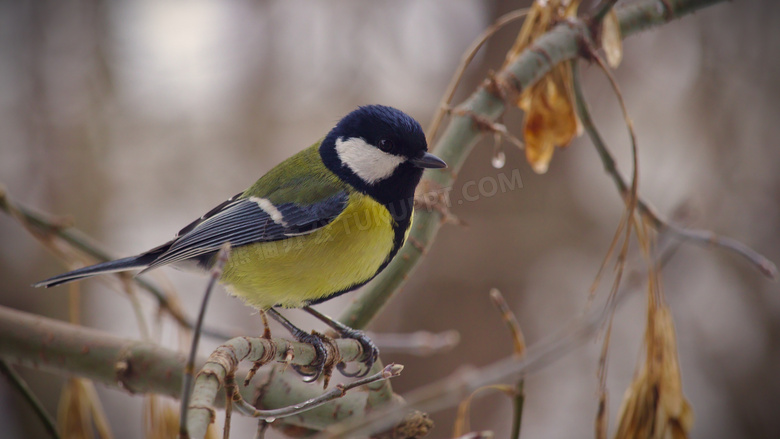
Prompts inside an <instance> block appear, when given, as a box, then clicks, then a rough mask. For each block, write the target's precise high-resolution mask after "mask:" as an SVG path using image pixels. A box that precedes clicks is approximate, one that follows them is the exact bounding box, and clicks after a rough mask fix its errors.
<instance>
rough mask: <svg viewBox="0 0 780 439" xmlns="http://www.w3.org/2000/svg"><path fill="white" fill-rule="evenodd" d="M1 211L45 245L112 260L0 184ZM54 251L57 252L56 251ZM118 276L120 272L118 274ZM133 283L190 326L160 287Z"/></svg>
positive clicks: (136, 279)
mask: <svg viewBox="0 0 780 439" xmlns="http://www.w3.org/2000/svg"><path fill="white" fill-rule="evenodd" d="M0 210H2V211H4V212H5V213H7V214H8V215H9V216H11V217H12V218H14V219H15V220H17V221H18V222H19V224H21V225H22V227H24V228H25V229H26V230H27V231H28V232H30V234H31V235H33V237H35V238H36V239H37V240H38V241H39V242H41V243H42V244H43V245H44V246H45V247H47V248H50V249H51V247H50V246H49V245H48V242H49V241H50V240H51V238H52V237H57V238H59V239H61V240H62V241H63V242H65V243H67V244H69V245H70V246H71V247H72V248H74V249H76V250H78V251H80V252H81V253H84V254H86V255H88V256H90V257H91V258H93V259H94V260H96V261H98V262H106V261H110V260H112V259H114V258H113V257H111V255H109V254H108V253H107V252H105V251H103V250H101V249H100V248H99V247H98V246H97V245H96V244H95V243H94V242H93V241H92V239H90V238H89V237H88V236H86V235H85V234H84V233H83V232H81V231H79V230H78V229H76V228H74V227H71V226H70V225H69V224H67V223H65V222H63V221H57V219H53V218H52V217H50V216H48V215H43V214H40V213H37V212H34V211H32V210H30V209H27V208H26V207H24V206H19V205H17V204H14V203H12V202H11V200H10V199H9V198H8V195H7V194H6V192H5V191H4V190H3V188H2V187H0ZM57 254H58V255H60V253H59V252H57ZM120 276H122V275H121V274H120ZM133 282H135V283H137V284H138V285H139V286H140V287H141V288H143V289H144V290H146V291H147V292H149V293H150V294H151V295H152V296H154V298H155V299H156V300H157V303H158V306H159V307H160V309H162V310H163V311H165V312H166V313H167V314H169V315H170V316H171V317H173V319H174V320H176V322H178V323H179V324H180V325H181V326H184V327H186V328H188V329H192V328H193V326H194V325H193V324H192V322H191V321H190V320H189V319H188V318H187V317H186V316H185V315H184V313H183V312H182V311H181V310H180V309H179V308H177V307H176V306H175V305H174V304H173V303H172V302H171V300H170V299H169V298H168V296H167V294H165V293H164V292H163V291H162V290H160V289H159V288H157V287H156V286H154V285H153V284H151V283H149V282H148V281H146V280H145V279H143V278H140V277H134V278H133ZM203 333H204V334H206V335H209V336H210V337H215V338H219V339H223V340H227V339H230V338H232V337H234V335H231V334H226V333H224V332H221V331H217V330H214V329H211V328H207V329H204V330H203Z"/></svg>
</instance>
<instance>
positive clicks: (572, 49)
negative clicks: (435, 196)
mask: <svg viewBox="0 0 780 439" xmlns="http://www.w3.org/2000/svg"><path fill="white" fill-rule="evenodd" d="M722 1H723V0H639V1H637V2H634V3H630V4H627V5H621V6H619V7H616V8H615V12H616V14H617V16H618V20H619V22H620V30H621V34H622V35H623V37H624V38H625V37H627V36H629V35H633V34H635V33H637V32H639V31H641V30H644V29H647V28H649V27H651V26H655V25H659V24H663V23H666V22H669V21H671V20H673V19H676V18H679V17H681V16H683V15H686V14H689V13H692V12H694V11H696V10H698V9H701V8H704V7H706V6H709V5H712V4H715V3H719V2H722ZM586 38H592V35H590V31H589V29H588V26H587V25H586V24H585V23H584V22H583V21H581V20H572V21H568V22H565V23H561V24H559V25H557V26H556V27H554V28H553V29H552V30H550V31H549V32H548V33H546V34H544V35H542V36H541V37H539V39H537V40H536V41H535V42H534V43H533V44H532V45H531V46H530V47H529V48H528V49H527V50H526V51H525V52H523V53H522V54H521V55H520V56H518V57H517V58H516V59H515V60H514V61H513V62H512V63H510V64H508V65H507V66H506V67H505V68H504V69H502V70H501V71H499V72H498V73H496V74H495V75H494V76H493V77H492V78H490V79H488V80H486V81H485V82H484V83H483V84H482V85H481V86H480V87H479V88H478V89H477V91H475V92H474V93H473V94H472V95H471V96H470V97H469V98H468V99H467V100H466V101H465V102H463V103H462V104H460V105H459V106H458V107H457V108H456V109H455V110H454V111H453V112H452V113H453V118H452V120H451V121H450V123H449V125H448V126H447V129H446V131H445V132H444V133H443V134H442V136H441V138H440V139H439V141H438V142H437V143H436V146H435V147H434V148H433V152H434V154H436V155H438V156H439V157H441V158H442V159H443V160H444V161H445V162H447V164H448V166H449V167H448V168H447V169H444V170H437V172H432V173H426V174H425V179H424V180H423V182H422V184H421V185H420V188H419V191H420V192H422V193H425V192H429V191H434V192H436V191H440V190H442V189H443V188H447V187H450V186H452V184H453V183H454V181H455V178H456V177H457V174H458V171H460V169H461V167H462V166H463V163H464V162H465V160H466V157H468V155H469V154H470V153H471V150H472V149H473V148H474V145H476V143H477V142H478V141H479V140H480V139H481V138H482V135H483V132H482V130H480V129H479V127H478V126H477V125H476V124H475V123H474V119H473V118H472V117H471V116H469V115H471V114H477V115H479V116H481V117H482V118H485V119H487V120H489V121H495V120H496V119H498V117H499V116H500V115H501V114H503V112H504V111H505V110H506V102H505V98H506V97H507V96H510V95H513V94H517V93H519V92H520V91H522V90H525V89H526V88H528V87H530V86H531V85H532V84H534V83H535V82H536V81H538V80H539V79H540V78H541V77H543V76H544V75H545V74H547V72H549V71H550V70H551V69H552V68H553V67H554V66H555V65H557V64H558V63H560V62H562V61H567V60H571V59H574V58H576V57H577V56H578V55H579V52H580V41H583V39H586ZM443 219H444V215H443V214H442V210H441V209H439V210H437V209H427V210H425V209H417V212H416V213H415V219H414V225H413V228H412V231H411V233H410V235H409V237H410V239H409V240H408V241H407V243H406V244H405V245H404V246H403V247H402V248H401V250H400V251H399V252H398V255H397V256H396V257H395V258H394V259H393V261H392V262H391V263H390V264H389V265H388V266H387V267H386V268H385V270H384V271H383V272H382V273H380V274H379V275H378V276H377V277H376V279H374V280H373V281H372V282H371V284H370V285H369V286H368V287H367V288H366V289H365V290H364V291H363V293H362V294H361V295H360V297H358V298H357V299H356V300H355V301H354V302H353V303H352V304H351V305H350V307H349V308H348V309H347V310H346V311H345V312H344V313H343V314H342V315H341V317H340V320H341V321H342V322H344V323H345V324H346V325H348V326H351V327H353V328H358V329H359V328H364V327H365V326H366V325H367V324H368V323H369V322H370V321H371V319H373V318H374V316H376V314H377V313H378V312H379V311H380V310H381V309H382V307H383V306H384V304H385V303H386V302H387V300H388V299H389V298H390V297H391V296H392V295H393V293H395V291H397V290H399V289H400V288H401V287H402V286H403V284H404V282H405V280H406V278H407V277H408V276H409V275H410V274H411V273H412V271H413V270H414V268H415V267H416V266H417V264H418V262H419V261H420V257H421V256H422V255H423V253H424V252H425V250H427V249H428V248H429V247H430V245H431V242H432V241H433V240H434V238H435V237H436V234H437V233H438V231H439V227H440V226H441V224H442V221H443Z"/></svg>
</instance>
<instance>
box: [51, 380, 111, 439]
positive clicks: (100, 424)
mask: <svg viewBox="0 0 780 439" xmlns="http://www.w3.org/2000/svg"><path fill="white" fill-rule="evenodd" d="M57 424H58V429H59V431H60V435H61V436H62V437H66V438H74V439H92V438H95V437H97V438H100V439H111V438H113V435H112V434H111V427H110V426H109V424H108V419H107V418H106V415H105V413H104V412H103V406H102V404H101V403H100V399H99V398H98V396H97V392H95V386H94V385H93V384H92V381H89V380H85V379H82V378H71V379H70V380H68V382H67V383H66V384H65V387H64V388H63V391H62V395H61V396H60V403H59V407H58V408H57ZM95 433H97V436H95Z"/></svg>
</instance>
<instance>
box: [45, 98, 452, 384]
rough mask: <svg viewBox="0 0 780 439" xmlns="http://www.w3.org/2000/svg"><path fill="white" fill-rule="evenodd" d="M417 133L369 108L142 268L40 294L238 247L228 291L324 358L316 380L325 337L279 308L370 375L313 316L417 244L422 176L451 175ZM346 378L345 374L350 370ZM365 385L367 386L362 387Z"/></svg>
mask: <svg viewBox="0 0 780 439" xmlns="http://www.w3.org/2000/svg"><path fill="white" fill-rule="evenodd" d="M427 149H428V147H427V143H426V140H425V135H424V133H423V130H422V128H421V127H420V124H419V123H417V121H415V120H414V119H413V118H412V117H410V116H408V115H407V114H405V113H403V112H402V111H399V110H397V109H394V108H391V107H386V106H381V105H369V106H364V107H360V108H358V109H357V110H355V111H353V112H351V113H349V114H348V115H347V116H345V117H344V118H343V119H341V120H340V121H339V122H338V123H337V124H336V126H335V127H334V128H333V129H332V130H331V131H330V132H329V133H328V135H327V136H325V137H324V138H323V139H322V140H321V141H319V142H317V143H315V144H314V145H312V146H311V147H309V148H307V149H305V150H303V151H301V152H299V153H298V154H296V155H294V156H292V157H290V158H289V159H287V160H285V161H284V162H282V163H281V164H279V165H278V166H276V167H275V168H273V169H271V171H269V172H268V173H267V174H265V175H264V176H262V177H260V179H259V180H257V182H255V184H253V185H252V186H251V187H249V189H247V190H245V191H244V192H241V193H239V194H237V195H236V196H234V197H232V198H230V199H228V200H227V201H225V202H223V203H222V204H220V205H218V206H217V207H215V208H214V209H212V210H210V211H209V212H207V213H206V214H205V215H203V216H202V217H200V218H198V219H197V220H195V221H193V222H192V223H191V224H189V225H187V226H186V227H184V228H183V229H181V231H179V233H178V234H177V235H176V237H175V238H173V239H172V240H171V241H169V242H166V243H165V244H162V245H160V246H158V247H155V248H153V249H151V250H149V251H147V252H144V253H141V254H139V255H137V256H131V257H127V258H122V259H117V260H115V261H110V262H104V263H101V264H96V265H92V266H89V267H85V268H80V269H78V270H74V271H70V272H68V273H64V274H61V275H59V276H55V277H52V278H50V279H47V280H44V281H42V282H39V283H37V284H35V286H45V287H51V286H55V285H59V284H63V283H66V282H70V281H74V280H78V279H83V278H86V277H90V276H94V275H97V274H103V273H113V272H119V271H126V270H142V271H141V273H143V272H145V271H147V270H151V269H153V268H157V267H160V266H163V265H169V264H170V265H172V266H175V267H176V266H178V267H196V268H200V269H203V270H208V269H209V268H210V267H211V266H212V265H213V263H214V259H215V256H216V252H217V250H218V249H219V248H220V246H221V245H222V244H224V243H226V242H229V243H230V244H231V248H232V250H231V253H230V257H229V259H228V261H227V263H226V265H225V268H224V271H223V274H222V277H221V278H220V282H221V283H223V284H224V285H225V286H226V289H227V290H228V292H230V293H231V294H233V295H235V296H238V297H240V298H242V299H243V300H244V301H245V302H246V303H248V304H249V305H252V306H254V307H255V308H258V309H260V310H263V311H269V314H270V315H271V316H272V317H274V318H275V319H276V320H279V321H280V322H281V323H282V324H283V325H284V326H285V327H286V328H287V329H289V330H290V331H291V332H292V333H293V335H294V336H295V337H296V338H298V339H299V340H301V341H305V342H309V343H313V344H314V345H315V348H316V349H317V353H318V364H319V367H318V368H317V371H316V372H314V373H311V374H306V375H307V377H308V378H309V379H312V380H313V379H316V378H317V377H318V376H319V375H320V372H321V370H322V366H323V365H324V364H325V360H326V355H327V351H326V350H325V348H324V346H322V342H321V340H320V339H319V337H318V336H316V335H314V334H308V333H306V332H304V331H302V330H300V329H298V328H296V327H295V326H293V325H292V323H290V322H289V321H287V320H286V319H284V317H282V316H281V314H279V313H278V312H276V311H275V310H274V307H284V308H299V307H303V308H304V309H306V310H307V311H308V312H310V313H311V314H313V315H315V316H316V317H317V318H319V319H320V320H323V321H325V322H326V323H327V324H328V325H330V326H331V327H333V328H334V329H336V330H337V331H338V332H339V333H340V335H341V336H342V337H351V338H356V339H358V340H359V341H360V342H361V343H362V345H363V347H364V351H365V353H366V354H365V355H364V358H363V362H364V363H365V366H366V367H365V369H364V371H363V373H362V375H365V373H367V372H368V370H369V369H370V367H371V365H372V364H373V363H374V361H375V359H376V355H377V354H378V351H377V349H376V347H375V346H374V345H373V343H372V342H371V341H370V340H369V339H368V338H367V337H366V336H365V335H364V334H362V333H361V332H360V331H355V330H352V329H351V328H348V327H346V326H344V325H343V324H341V323H339V322H337V321H334V320H332V319H330V318H328V317H326V316H324V315H322V314H320V313H319V312H317V311H315V310H314V309H312V308H310V305H314V304H316V303H320V302H322V301H325V300H328V299H331V298H333V297H336V296H338V295H340V294H343V293H346V292H348V291H352V290H354V289H356V288H358V287H360V286H362V285H364V284H365V283H366V282H368V281H370V280H371V279H372V278H374V277H375V276H376V275H377V274H379V272H381V271H382V269H384V268H385V266H387V264H388V263H389V262H390V261H391V260H392V259H393V257H394V256H395V255H396V253H397V252H398V249H399V248H400V247H401V245H403V243H404V241H405V240H406V237H407V235H408V233H409V230H410V227H411V224H412V217H413V197H414V191H415V187H416V186H417V184H418V183H419V182H420V178H421V177H422V173H423V170H424V169H425V168H444V167H446V164H445V163H444V162H443V161H442V160H441V159H439V158H438V157H436V156H434V155H432V154H430V153H428V152H427ZM339 370H340V371H341V372H342V373H344V374H345V375H350V376H356V375H357V374H347V373H346V372H345V371H344V369H343V365H339ZM362 375H360V376H362Z"/></svg>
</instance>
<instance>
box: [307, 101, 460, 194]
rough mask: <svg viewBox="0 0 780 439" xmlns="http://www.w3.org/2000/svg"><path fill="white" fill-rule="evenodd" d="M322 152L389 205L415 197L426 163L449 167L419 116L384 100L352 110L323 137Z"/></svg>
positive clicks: (359, 186) (350, 178)
mask: <svg viewBox="0 0 780 439" xmlns="http://www.w3.org/2000/svg"><path fill="white" fill-rule="evenodd" d="M320 155H321V156H322V160H323V161H324V162H325V166H327V167H328V169H330V170H331V171H333V172H334V173H335V174H336V175H338V176H339V177H341V178H342V179H343V180H345V181H346V182H347V183H349V184H351V185H352V186H353V187H355V188H356V189H357V190H359V191H361V192H364V193H366V194H368V195H370V196H372V197H373V198H374V199H376V200H377V201H379V202H380V203H382V204H386V205H391V204H393V203H396V202H398V201H400V200H407V201H409V202H410V201H411V199H412V197H413V196H414V189H415V187H416V186H417V183H419V182H420V178H421V177H422V173H423V170H424V169H425V168H444V167H446V166H447V165H446V164H445V163H444V162H443V161H442V160H441V159H439V158H438V157H436V156H434V155H432V154H429V153H428V144H427V143H426V141H425V134H424V133H423V130H422V127H420V124H419V123H417V121H416V120H414V119H413V118H412V117H410V116H409V115H407V114H406V113H404V112H402V111H400V110H396V109H395V108H391V107H385V106H383V105H368V106H365V107H360V108H358V109H357V110H355V111H353V112H351V113H349V114H348V115H346V116H345V117H344V118H343V119H341V120H340V121H339V123H338V124H336V126H335V127H334V128H333V129H332V130H331V131H330V133H328V135H327V136H326V137H325V139H324V140H323V141H322V144H321V145H320Z"/></svg>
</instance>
